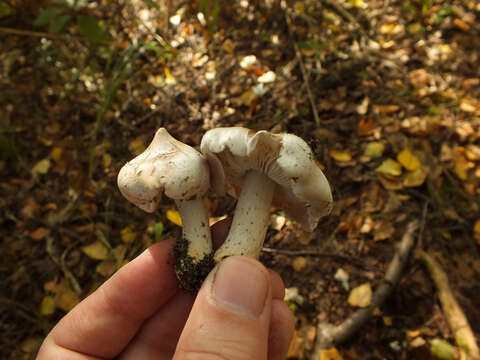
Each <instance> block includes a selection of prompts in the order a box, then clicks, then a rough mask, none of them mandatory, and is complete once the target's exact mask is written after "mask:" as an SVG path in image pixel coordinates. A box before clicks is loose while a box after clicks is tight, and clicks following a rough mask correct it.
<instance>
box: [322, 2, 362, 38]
mask: <svg viewBox="0 0 480 360" xmlns="http://www.w3.org/2000/svg"><path fill="white" fill-rule="evenodd" d="M322 2H323V4H324V5H326V6H328V7H329V8H331V9H333V10H335V11H336V12H337V13H338V14H339V15H340V16H341V17H343V18H344V19H346V20H348V21H350V22H351V23H352V24H353V25H354V26H355V30H357V31H358V32H360V33H361V34H362V35H363V36H364V37H365V38H366V39H368V40H370V36H369V35H368V34H367V32H366V31H365V29H364V28H363V26H362V25H361V24H360V23H359V22H358V21H357V19H355V17H354V16H353V15H352V14H350V13H349V12H348V11H347V10H345V9H344V8H343V7H342V6H341V5H339V4H337V2H336V1H335V0H334V1H330V0H322Z"/></svg>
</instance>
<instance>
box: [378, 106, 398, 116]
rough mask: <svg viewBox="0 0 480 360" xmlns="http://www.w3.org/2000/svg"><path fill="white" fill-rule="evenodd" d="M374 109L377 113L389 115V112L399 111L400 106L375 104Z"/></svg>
mask: <svg viewBox="0 0 480 360" xmlns="http://www.w3.org/2000/svg"><path fill="white" fill-rule="evenodd" d="M373 110H374V111H375V112H376V113H377V114H382V115H388V114H393V113H396V112H397V111H399V110H400V106H398V105H375V106H374V107H373Z"/></svg>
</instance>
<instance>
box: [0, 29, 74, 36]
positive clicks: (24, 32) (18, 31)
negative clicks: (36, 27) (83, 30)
mask: <svg viewBox="0 0 480 360" xmlns="http://www.w3.org/2000/svg"><path fill="white" fill-rule="evenodd" d="M0 33H4V34H11V35H19V36H34V37H43V38H50V39H66V38H78V37H77V36H74V35H64V34H63V35H62V34H50V33H46V32H40V31H31V30H21V29H12V28H6V27H0Z"/></svg>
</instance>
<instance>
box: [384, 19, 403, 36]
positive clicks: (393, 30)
mask: <svg viewBox="0 0 480 360" xmlns="http://www.w3.org/2000/svg"><path fill="white" fill-rule="evenodd" d="M402 31H403V25H401V24H399V23H398V22H396V21H392V22H388V23H386V24H383V25H382V26H380V33H381V34H384V35H396V34H399V33H401V32H402Z"/></svg>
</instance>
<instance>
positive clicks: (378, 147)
mask: <svg viewBox="0 0 480 360" xmlns="http://www.w3.org/2000/svg"><path fill="white" fill-rule="evenodd" d="M384 150H385V145H383V144H382V143H381V142H378V141H372V142H369V143H368V144H367V146H366V148H365V152H364V153H363V155H365V156H368V157H370V158H372V159H376V158H379V157H382V155H383V151H384Z"/></svg>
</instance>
